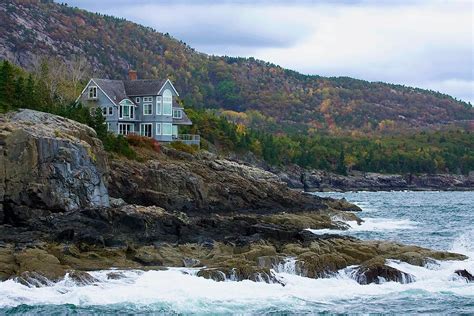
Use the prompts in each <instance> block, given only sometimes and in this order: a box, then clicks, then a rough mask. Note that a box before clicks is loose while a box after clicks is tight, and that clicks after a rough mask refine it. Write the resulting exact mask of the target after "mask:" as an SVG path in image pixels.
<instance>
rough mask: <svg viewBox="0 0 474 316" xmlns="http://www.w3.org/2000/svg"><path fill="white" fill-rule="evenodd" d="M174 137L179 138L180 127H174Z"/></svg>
mask: <svg viewBox="0 0 474 316" xmlns="http://www.w3.org/2000/svg"><path fill="white" fill-rule="evenodd" d="M173 137H174V138H178V125H173Z"/></svg>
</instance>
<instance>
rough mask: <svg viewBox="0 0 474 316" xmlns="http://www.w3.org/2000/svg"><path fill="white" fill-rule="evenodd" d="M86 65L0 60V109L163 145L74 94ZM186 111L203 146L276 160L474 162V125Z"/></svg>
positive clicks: (429, 165)
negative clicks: (29, 65)
mask: <svg viewBox="0 0 474 316" xmlns="http://www.w3.org/2000/svg"><path fill="white" fill-rule="evenodd" d="M79 66H80V63H79V64H77V63H76V62H74V63H71V64H68V65H67V64H65V63H64V62H58V61H56V63H55V64H54V65H50V64H49V61H48V60H43V61H42V62H41V63H40V67H39V69H38V70H37V71H35V72H32V73H29V72H27V71H25V70H24V69H21V68H20V67H18V66H15V65H12V64H11V63H9V62H8V61H4V62H0V113H1V112H5V111H9V110H14V109H17V108H20V107H23V108H25V107H26V108H31V109H35V110H40V111H44V112H50V113H54V114H58V115H61V116H64V117H68V118H71V119H73V120H76V121H79V122H81V123H85V124H88V125H89V126H91V127H93V128H94V129H95V130H96V132H97V134H98V137H99V138H100V139H101V140H102V142H103V143H104V147H105V149H106V150H108V151H110V152H114V153H115V154H119V155H123V156H126V157H128V158H130V159H137V155H136V153H135V152H134V151H133V149H132V148H131V147H130V145H132V146H134V147H136V146H141V147H143V146H145V147H148V148H152V149H154V150H159V148H160V145H159V144H158V143H157V142H156V141H153V140H152V139H150V138H147V137H140V136H135V135H133V136H129V137H127V138H124V137H122V136H118V137H116V136H114V135H112V134H110V133H107V131H106V127H105V124H104V122H105V121H104V118H103V116H102V112H101V111H100V110H98V112H97V113H92V115H91V114H90V112H89V109H88V108H85V107H82V105H81V104H77V103H75V102H73V100H71V96H73V95H76V94H77V93H79V92H77V89H79V87H77V86H75V85H74V84H72V83H73V82H74V78H75V75H76V74H77V73H78V72H79V73H80V71H78V69H80V67H79ZM61 69H63V70H61ZM58 74H61V76H58ZM186 112H187V114H188V116H189V117H190V118H191V119H192V121H193V125H192V126H191V127H188V129H189V131H190V132H192V133H196V134H200V135H201V137H202V142H201V145H202V148H204V149H210V150H213V151H217V152H219V153H222V154H229V153H232V154H238V155H241V156H246V157H249V156H250V158H251V159H255V158H256V159H257V160H263V161H266V162H267V163H268V164H270V165H273V166H276V165H288V164H298V165H300V166H302V167H307V168H317V169H324V170H330V171H334V172H338V173H342V174H344V173H346V172H347V171H348V170H350V169H356V170H362V171H377V172H388V173H419V172H423V173H444V172H450V173H464V174H467V173H468V172H469V171H471V170H474V135H473V133H472V132H469V131H462V130H457V131H436V132H433V131H431V132H424V131H423V132H420V133H414V134H412V135H406V134H402V135H395V134H393V135H379V136H375V135H372V136H370V137H368V136H365V135H357V136H337V135H327V134H326V135H324V134H315V135H311V136H306V135H273V134H271V133H268V132H265V131H264V130H262V129H251V128H247V127H246V126H245V125H243V124H235V123H233V122H231V121H230V120H229V119H228V118H227V117H228V116H229V113H225V115H223V113H216V111H211V110H202V109H192V108H187V109H186ZM94 114H95V115H94ZM216 114H218V115H216ZM234 118H235V116H234ZM185 132H186V131H185ZM171 146H173V147H175V148H176V149H179V150H183V151H188V152H190V153H194V152H195V151H196V150H197V148H193V147H190V146H186V145H183V144H181V143H172V144H171ZM252 157H253V158H252Z"/></svg>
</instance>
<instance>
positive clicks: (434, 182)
mask: <svg viewBox="0 0 474 316" xmlns="http://www.w3.org/2000/svg"><path fill="white" fill-rule="evenodd" d="M268 170H270V171H271V172H273V173H275V174H276V175H278V177H279V178H280V180H281V181H283V182H285V183H286V184H287V185H288V186H289V187H290V188H294V189H300V190H304V191H306V192H318V191H319V192H324V191H339V192H346V191H404V190H410V191H473V190H474V172H471V173H470V174H469V175H456V174H411V175H410V174H406V175H400V174H380V173H375V172H360V171H352V172H349V174H348V175H347V176H343V175H339V174H335V173H331V172H328V171H323V170H306V169H303V168H301V167H299V166H289V167H286V168H271V167H268Z"/></svg>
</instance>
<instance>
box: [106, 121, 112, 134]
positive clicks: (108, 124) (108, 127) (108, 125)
mask: <svg viewBox="0 0 474 316" xmlns="http://www.w3.org/2000/svg"><path fill="white" fill-rule="evenodd" d="M106 124H107V132H110V131H111V130H112V125H110V123H108V122H107V123H106Z"/></svg>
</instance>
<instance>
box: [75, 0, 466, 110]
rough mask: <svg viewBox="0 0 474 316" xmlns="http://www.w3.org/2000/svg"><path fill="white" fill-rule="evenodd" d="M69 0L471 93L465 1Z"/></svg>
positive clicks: (227, 46)
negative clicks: (158, 0) (218, 0)
mask: <svg viewBox="0 0 474 316" xmlns="http://www.w3.org/2000/svg"><path fill="white" fill-rule="evenodd" d="M69 3H70V4H72V5H77V6H80V7H83V8H86V9H89V10H93V11H98V12H102V13H107V14H111V15H116V16H121V17H125V18H127V19H129V20H133V21H136V22H138V23H141V24H144V25H147V26H152V27H154V28H155V29H157V30H159V31H160V32H164V33H166V32H168V33H170V34H171V35H173V36H174V37H176V38H178V39H181V40H183V41H184V42H186V43H188V44H189V45H191V46H192V47H194V48H196V49H197V50H199V51H203V52H206V53H209V54H218V55H231V56H246V57H249V56H253V57H256V58H259V59H262V60H266V61H270V62H273V63H276V64H279V65H281V66H283V67H286V68H290V69H295V70H298V71H300V72H302V73H306V74H319V75H326V76H352V77H357V78H361V79H366V80H372V81H386V82H393V83H400V84H406V85H414V86H419V87H424V88H430V89H433V90H438V91H440V92H444V93H449V94H452V95H454V96H456V97H458V98H462V99H463V100H467V101H471V102H474V92H473V91H474V89H473V86H474V74H473V69H474V60H473V58H474V57H473V56H474V48H473V46H474V35H473V22H472V21H473V18H474V17H473V11H474V8H473V2H472V1H469V0H467V1H463V0H459V1H457V0H452V1H444V0H400V1H389V0H385V1H380V0H378V1H375V0H337V1H323V0H320V1H309V0H308V1H291V2H288V1H267V0H264V1H258V0H254V1H248V0H240V1H220V2H216V1H209V0H195V1H184V0H178V1H161V2H159V3H158V2H157V1H151V0H138V1H127V0H118V1H109V0H105V1H100V2H99V1H91V0H82V1H69Z"/></svg>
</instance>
